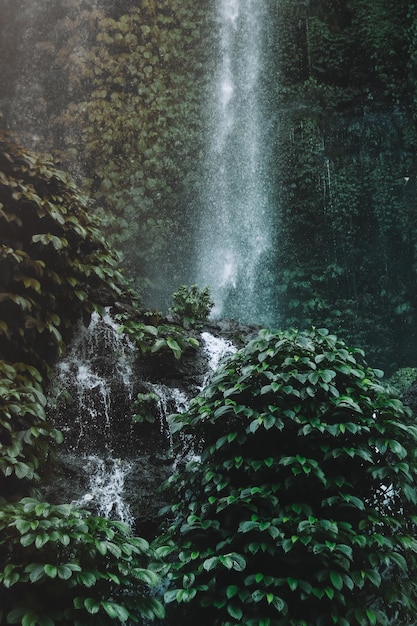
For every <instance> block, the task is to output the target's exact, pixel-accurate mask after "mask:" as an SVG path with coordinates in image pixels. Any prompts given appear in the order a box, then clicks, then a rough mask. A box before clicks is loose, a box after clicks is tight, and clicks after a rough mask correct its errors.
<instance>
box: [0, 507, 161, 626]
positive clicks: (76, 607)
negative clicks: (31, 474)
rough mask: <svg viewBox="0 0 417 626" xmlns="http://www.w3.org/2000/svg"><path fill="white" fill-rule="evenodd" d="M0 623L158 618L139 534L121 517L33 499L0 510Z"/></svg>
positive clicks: (48, 625)
mask: <svg viewBox="0 0 417 626" xmlns="http://www.w3.org/2000/svg"><path fill="white" fill-rule="evenodd" d="M0 547H1V558H0V584H1V586H2V587H3V588H5V589H6V590H7V592H6V593H5V592H2V596H1V598H2V602H1V606H0V623H2V624H4V623H7V624H23V625H24V626H37V625H38V626H54V624H66V625H67V624H74V625H77V626H82V625H84V624H95V625H100V626H104V625H106V624H114V623H121V624H125V623H126V621H127V620H131V622H134V623H137V622H139V623H141V624H142V623H143V620H142V618H143V617H145V616H146V617H147V618H149V619H151V620H152V619H154V617H158V618H162V617H163V615H164V608H163V606H162V605H161V603H160V602H159V601H158V600H157V599H156V598H152V597H150V594H149V588H150V587H154V586H155V585H156V584H157V583H158V582H159V577H158V575H157V574H156V573H155V572H153V571H151V570H149V569H146V568H144V567H143V562H144V561H146V562H148V561H149V559H150V558H151V556H152V551H151V549H150V547H149V544H148V543H147V541H145V540H144V539H140V538H138V537H132V536H131V534H130V530H129V527H128V526H127V525H126V524H123V523H122V522H117V521H109V520H106V519H103V518H100V517H93V516H91V515H90V514H89V513H87V512H86V511H82V510H77V509H75V508H73V507H71V506H70V505H67V504H65V505H58V506H53V505H51V504H47V503H45V502H40V501H38V500H36V499H33V498H24V499H23V500H21V501H20V502H19V503H18V504H17V505H14V506H12V505H6V506H4V507H2V508H1V510H0Z"/></svg>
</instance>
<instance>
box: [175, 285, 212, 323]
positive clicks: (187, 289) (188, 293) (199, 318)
mask: <svg viewBox="0 0 417 626" xmlns="http://www.w3.org/2000/svg"><path fill="white" fill-rule="evenodd" d="M172 300H173V303H174V306H173V307H172V311H173V312H174V313H176V314H177V315H179V316H180V318H181V319H182V321H183V322H184V324H185V325H190V326H194V325H196V324H198V323H201V322H204V321H206V320H207V318H208V316H209V315H210V311H211V309H212V308H213V306H214V303H213V302H212V300H211V296H210V289H209V288H208V287H204V289H199V288H198V286H197V285H191V286H187V285H180V286H179V287H178V289H177V291H176V292H175V293H174V294H173V295H172Z"/></svg>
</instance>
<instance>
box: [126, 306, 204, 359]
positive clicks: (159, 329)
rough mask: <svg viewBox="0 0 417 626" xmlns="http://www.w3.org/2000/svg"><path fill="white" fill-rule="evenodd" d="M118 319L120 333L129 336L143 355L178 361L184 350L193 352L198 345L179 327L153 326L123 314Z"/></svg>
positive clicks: (167, 325)
mask: <svg viewBox="0 0 417 626" xmlns="http://www.w3.org/2000/svg"><path fill="white" fill-rule="evenodd" d="M118 318H119V320H120V321H123V323H122V324H121V326H120V332H123V333H126V334H127V335H129V336H130V337H131V338H132V339H133V341H134V342H135V344H136V346H137V347H138V348H139V350H140V351H141V353H142V354H144V355H146V354H156V353H162V354H172V355H173V356H174V357H175V358H176V359H177V360H179V359H180V358H181V357H182V355H183V353H184V352H185V351H186V350H189V349H192V350H195V349H196V348H198V347H199V345H200V344H199V342H198V340H197V339H195V337H190V336H189V335H188V334H187V333H186V332H185V331H184V329H183V328H182V327H181V326H177V325H174V324H159V325H158V326H153V325H152V324H146V323H144V322H142V321H137V320H135V319H134V318H133V317H132V316H126V315H125V314H121V315H119V316H118Z"/></svg>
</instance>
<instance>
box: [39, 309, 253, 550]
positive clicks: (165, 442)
mask: <svg viewBox="0 0 417 626" xmlns="http://www.w3.org/2000/svg"><path fill="white" fill-rule="evenodd" d="M255 330H256V329H255V327H247V326H243V325H241V324H238V323H235V322H228V321H222V322H218V323H212V324H208V325H206V326H205V327H204V329H202V333H205V335H204V338H205V339H206V341H207V338H208V339H210V338H212V341H211V343H213V342H214V343H215V344H216V345H215V348H214V349H215V350H221V349H222V343H221V342H222V338H224V339H225V340H226V342H224V349H225V350H226V351H227V349H229V350H230V345H231V343H230V342H233V343H235V345H237V346H239V345H243V343H245V342H246V341H247V340H248V339H249V338H250V337H251V336H253V335H254V334H255ZM195 336H196V338H198V339H199V341H200V346H201V347H200V348H199V349H191V348H190V349H189V350H188V351H187V352H186V353H185V354H183V356H182V357H181V359H179V360H177V359H175V358H174V356H173V355H172V354H170V353H168V354H159V353H156V354H154V355H146V356H143V355H140V354H138V353H137V352H135V350H134V347H133V345H132V344H130V343H129V341H128V340H127V339H126V338H125V337H122V336H121V335H120V334H119V333H118V332H117V325H116V324H115V323H114V322H113V320H112V318H111V317H110V316H107V317H104V318H103V319H101V318H99V317H98V316H93V318H92V321H91V323H90V325H89V327H88V328H83V327H80V329H79V332H78V334H77V337H76V339H75V340H74V342H73V345H72V346H71V348H70V350H69V351H68V354H67V356H66V358H65V359H64V360H63V361H61V363H59V364H58V366H57V368H56V372H55V378H54V380H53V381H52V384H51V390H50V399H49V415H50V419H51V420H52V421H53V423H54V426H55V427H56V428H59V429H60V430H61V431H62V432H63V434H64V443H63V444H62V445H61V446H59V449H58V450H57V456H56V464H55V472H54V476H53V477H51V478H50V479H49V480H47V481H46V486H45V495H46V496H47V498H48V500H49V501H51V502H60V503H62V502H64V501H65V502H76V503H78V504H79V505H80V506H82V507H83V508H87V509H89V510H92V511H94V512H95V513H98V514H100V515H106V516H108V517H115V518H119V519H123V520H124V521H127V522H128V523H130V524H131V525H132V527H133V529H134V531H135V532H136V533H137V534H138V535H141V536H144V537H148V538H152V537H153V536H154V535H155V534H156V533H157V530H158V510H159V509H160V508H161V507H162V506H163V505H164V504H165V502H164V499H163V494H161V493H159V488H160V486H161V485H162V483H163V482H164V481H165V480H166V479H167V478H168V477H169V475H170V474H171V473H172V471H173V466H174V464H175V461H176V460H175V458H174V456H173V452H172V447H171V435H170V432H169V428H168V423H167V416H168V415H169V414H171V413H180V412H183V411H184V410H186V408H187V406H188V402H189V400H190V399H191V398H192V397H193V396H195V395H196V394H197V393H198V391H199V390H200V389H201V386H202V385H203V383H204V381H205V380H206V379H207V376H208V375H209V372H210V368H211V367H212V364H213V362H217V360H218V358H217V357H220V354H219V355H216V359H215V361H213V360H212V355H210V350H212V349H213V348H212V347H210V346H209V345H208V343H205V342H204V341H203V339H202V337H203V335H202V334H201V333H198V334H196V335H195ZM216 342H218V343H216ZM138 397H139V398H142V399H143V398H145V400H146V402H145V405H146V406H145V405H144V404H143V403H142V404H141V403H140V402H138ZM144 406H145V408H146V410H144Z"/></svg>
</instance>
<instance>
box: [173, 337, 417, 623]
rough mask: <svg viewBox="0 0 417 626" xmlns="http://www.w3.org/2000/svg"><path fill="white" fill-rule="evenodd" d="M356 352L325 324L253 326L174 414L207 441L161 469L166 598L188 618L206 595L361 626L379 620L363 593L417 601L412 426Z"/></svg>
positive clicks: (381, 599)
mask: <svg viewBox="0 0 417 626" xmlns="http://www.w3.org/2000/svg"><path fill="white" fill-rule="evenodd" d="M360 356H361V354H360V353H359V352H357V351H351V350H349V349H347V348H346V347H345V344H344V343H343V342H341V341H339V340H338V339H337V338H336V337H334V336H332V335H330V334H329V333H327V332H325V331H324V330H323V329H321V330H320V331H314V330H313V331H311V332H303V333H301V332H296V331H291V332H282V333H278V332H277V333H274V332H272V331H266V330H264V331H261V332H260V334H259V336H258V338H257V339H255V340H253V341H252V342H251V343H250V344H248V346H247V347H246V348H244V349H243V350H241V351H240V352H238V353H236V354H235V355H234V356H232V357H231V358H230V360H229V361H228V362H227V364H224V365H222V366H221V367H220V368H219V370H218V371H217V372H216V374H215V375H214V377H213V379H212V382H211V383H210V385H209V386H208V387H207V388H206V389H205V390H203V392H202V394H201V395H200V396H199V397H197V398H196V400H195V401H193V402H192V403H191V406H190V409H189V411H188V412H187V413H185V414H183V415H182V416H181V422H182V424H183V428H184V429H186V432H188V433H193V434H194V436H195V437H196V439H197V440H200V441H202V442H203V445H204V449H203V453H202V462H201V463H194V464H192V465H190V466H189V467H188V468H187V469H186V471H185V472H184V473H183V474H182V475H179V476H178V477H177V478H176V479H173V480H172V481H171V485H172V486H173V488H174V494H175V496H176V498H177V499H178V500H179V502H178V503H177V504H176V506H175V511H174V513H175V516H177V517H176V519H175V521H174V522H173V524H172V526H171V529H170V533H169V534H170V539H171V540H172V542H173V544H174V545H176V544H178V545H179V550H178V552H179V557H177V560H176V561H174V563H173V568H172V577H173V586H175V594H174V593H171V594H170V596H169V597H170V599H171V600H172V599H173V600H175V599H176V600H177V601H178V599H179V598H180V599H181V601H187V603H188V607H189V611H190V612H189V615H190V621H189V623H190V624H191V623H195V622H196V621H197V620H198V615H199V611H200V610H202V607H203V610H204V608H211V609H212V610H213V615H214V616H216V617H215V618H214V619H217V620H218V621H219V623H220V621H221V622H222V623H223V622H224V623H225V624H228V623H229V622H230V620H235V622H236V623H244V624H252V623H253V624H256V625H257V626H259V624H261V623H265V624H273V623H274V624H275V623H277V624H278V623H284V622H283V621H282V620H286V619H288V620H295V621H294V623H297V626H298V625H300V624H312V623H314V624H317V625H319V624H327V622H328V620H329V619H331V620H332V621H333V622H334V623H335V624H338V623H340V624H354V623H355V624H356V623H362V621H363V623H364V624H365V621H364V620H367V622H366V623H367V626H369V624H372V623H374V620H375V619H377V620H379V621H378V622H377V623H385V622H386V615H385V614H384V612H383V611H379V612H378V611H376V609H375V610H374V608H373V607H370V608H369V609H368V611H369V614H368V613H366V611H365V612H363V613H361V614H360V616H359V613H358V614H357V615H356V612H357V606H358V605H359V606H361V605H362V604H363V603H364V602H366V601H367V599H369V598H370V597H376V598H378V599H377V602H378V603H379V604H380V605H381V606H390V607H391V606H394V605H395V606H396V607H397V609H398V610H400V609H401V606H402V604H401V603H402V602H403V601H404V596H405V595H407V594H408V593H412V595H413V600H412V602H414V601H415V600H417V599H416V598H414V592H410V591H409V590H410V589H411V587H410V586H409V577H410V576H411V572H412V571H414V568H415V565H414V563H415V552H414V550H415V543H414V535H415V534H416V532H417V527H416V521H414V518H413V519H412V518H410V517H409V516H407V515H404V513H403V510H405V508H406V510H407V511H408V512H409V513H412V514H416V513H417V511H416V510H415V508H416V499H417V497H416V492H415V487H414V484H415V479H416V478H417V467H416V463H415V460H414V457H415V455H414V450H415V449H417V432H416V431H415V428H414V427H413V425H412V424H411V422H410V417H409V414H408V411H407V410H406V409H405V407H404V406H403V405H402V404H401V402H400V401H399V400H398V399H396V398H393V397H391V395H390V393H391V392H390V391H389V390H388V389H385V388H384V387H383V386H381V384H380V382H379V380H378V378H377V376H376V374H375V373H374V372H373V371H372V370H370V369H368V368H366V367H365V366H364V365H363V364H362V362H361V361H360ZM176 481H178V483H176ZM175 488H176V489H175ZM184 493H186V494H187V496H186V497H185V498H184V497H183V494H184ZM191 512H192V513H191ZM190 513H191V514H190ZM415 520H417V516H416V517H415ZM234 551H235V552H236V553H237V555H239V556H240V557H241V559H242V561H241V562H240V561H239V560H234V559H235V558H236V557H232V555H233V553H234ZM391 570H392V571H396V572H398V573H399V575H400V576H402V577H403V578H401V579H399V578H398V580H401V582H398V585H399V587H400V588H401V591H400V592H398V593H397V591H398V589H397V582H396V580H397V578H393V579H390V578H389V577H386V576H385V572H387V571H391ZM184 576H187V577H190V576H192V579H193V583H192V590H193V592H192V593H191V592H190V589H189V588H188V587H187V588H186V586H185V585H183V588H181V581H183V579H184ZM182 584H183V583H182ZM403 585H404V587H403ZM407 590H408V591H407ZM168 593H170V592H168ZM306 606H309V607H314V609H308V610H307V609H305V610H304V608H303V607H306ZM310 610H313V613H314V614H313V613H310ZM390 610H391V609H390ZM401 610H402V609H401ZM307 613H308V614H307ZM187 615H188V613H187ZM287 616H288V617H287ZM352 616H353V617H352ZM352 620H353V621H352ZM355 620H356V621H355ZM358 620H360V621H359V622H358ZM384 620H385V621H384ZM235 622H230V623H233V624H234V623H235ZM285 623H287V622H285ZM288 623H290V622H289V621H288ZM291 623H292V622H291Z"/></svg>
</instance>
